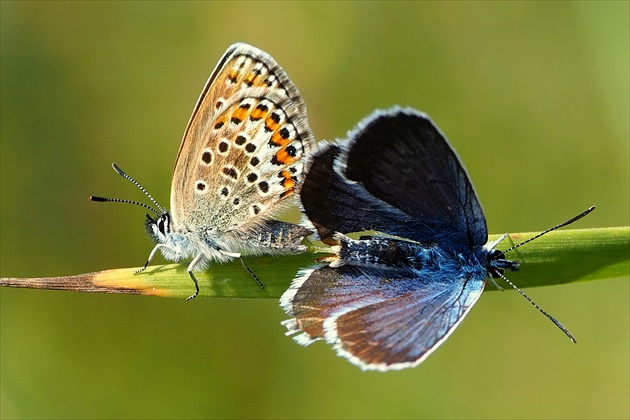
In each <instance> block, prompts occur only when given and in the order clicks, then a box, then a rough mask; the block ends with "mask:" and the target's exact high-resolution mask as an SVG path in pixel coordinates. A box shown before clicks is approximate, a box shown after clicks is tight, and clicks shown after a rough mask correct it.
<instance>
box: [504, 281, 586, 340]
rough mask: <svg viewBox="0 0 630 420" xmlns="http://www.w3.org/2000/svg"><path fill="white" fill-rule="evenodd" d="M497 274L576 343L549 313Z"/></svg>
mask: <svg viewBox="0 0 630 420" xmlns="http://www.w3.org/2000/svg"><path fill="white" fill-rule="evenodd" d="M497 274H498V275H499V277H501V278H502V279H503V281H504V282H506V283H507V284H509V285H510V286H512V288H514V290H516V291H517V292H519V293H520V294H521V296H523V297H524V298H525V299H527V301H528V302H529V303H531V304H532V305H533V306H534V308H536V309H538V310H539V311H540V313H542V314H543V315H544V316H546V317H547V318H548V319H549V320H550V321H551V322H553V323H554V324H556V327H558V328H560V329H561V330H562V332H563V333H565V334H566V336H567V337H569V339H570V340H571V341H573V342H574V343H577V340H576V339H575V338H574V337H573V336H572V335H571V333H570V332H569V330H567V329H566V327H565V326H564V325H562V323H560V321H558V320H557V319H556V318H554V317H553V316H551V315H549V313H547V312H546V311H545V310H544V309H543V308H541V307H540V306H538V305H537V304H536V302H534V301H533V300H532V299H531V298H530V297H529V296H527V295H526V294H525V292H523V291H522V290H521V289H519V288H518V287H517V286H516V285H515V284H514V283H512V282H511V281H510V280H508V279H507V277H505V276H504V275H503V274H502V273H500V272H497Z"/></svg>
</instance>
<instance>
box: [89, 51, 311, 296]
mask: <svg viewBox="0 0 630 420" xmlns="http://www.w3.org/2000/svg"><path fill="white" fill-rule="evenodd" d="M312 142H313V134H312V132H311V129H310V127H309V124H308V120H307V117H306V105H305V103H304V100H303V99H302V97H301V95H300V93H299V91H298V90H297V88H296V87H295V85H294V84H293V83H292V82H291V80H290V79H289V77H288V76H287V74H286V73H285V72H284V70H282V68H281V67H280V66H279V65H278V64H277V63H276V61H275V60H274V59H273V58H272V57H271V56H270V55H268V54H267V53H265V52H263V51H261V50H259V49H257V48H255V47H252V46H250V45H247V44H243V43H237V44H234V45H232V46H230V47H229V48H228V49H227V51H226V52H225V53H224V55H223V57H222V58H221V59H220V60H219V62H218V64H217V66H216V67H215V69H214V71H213V72H212V74H211V75H210V78H209V79H208V81H207V83H206V85H205V87H204V89H203V91H202V93H201V95H200V97H199V100H198V101H197V104H196V105H195V107H194V110H193V113H192V116H191V117H190V121H189V122H188V125H187V127H186V130H185V132H184V137H183V140H182V143H181V145H180V148H179V152H178V154H177V159H176V161H175V167H174V169H173V178H172V183H171V200H170V203H171V208H170V212H169V211H166V210H164V209H163V208H162V207H161V206H159V204H157V202H156V201H155V200H153V198H152V197H151V196H150V195H148V194H147V193H146V191H145V190H144V189H142V188H141V187H140V185H139V184H138V183H136V182H135V181H133V180H132V179H131V178H130V177H129V176H128V175H126V174H124V172H122V171H121V170H120V168H117V167H116V166H115V169H116V171H117V172H118V173H120V174H121V175H123V176H125V177H126V178H127V179H130V180H132V181H133V182H134V183H135V184H136V185H137V186H139V187H140V188H141V189H142V190H143V191H144V192H145V194H147V195H148V196H149V198H151V200H152V201H153V203H154V204H155V205H156V206H157V207H158V208H159V209H160V210H161V213H160V212H157V211H156V213H157V218H152V217H150V216H149V215H147V221H146V228H147V231H148V233H149V235H150V236H151V238H152V239H153V240H154V241H155V242H157V245H156V246H155V247H154V249H153V250H152V252H151V254H150V255H149V258H148V260H147V263H146V264H145V266H144V267H145V268H146V266H147V265H148V264H149V262H150V261H151V260H152V258H153V257H154V256H155V254H156V253H157V251H158V250H159V251H160V252H161V253H162V254H163V255H164V257H165V258H166V259H168V260H172V261H180V260H183V259H189V258H190V259H192V261H191V263H190V265H189V266H188V272H189V274H190V277H191V278H192V280H193V281H194V283H195V286H196V289H197V292H196V293H195V294H194V295H193V296H191V297H194V296H196V295H197V293H198V291H199V289H198V286H197V280H196V278H195V276H194V274H193V271H195V270H200V269H203V268H205V267H206V266H207V265H208V263H210V262H212V261H217V262H225V261H228V260H230V259H233V258H239V257H241V256H242V255H259V254H286V253H297V252H302V251H304V250H305V247H304V245H302V243H301V242H302V240H303V239H304V237H305V236H307V235H308V234H309V233H310V230H309V229H307V228H305V227H302V226H299V225H294V224H291V223H287V222H281V221H277V220H273V219H272V218H271V216H273V215H274V214H275V213H277V212H278V211H279V210H281V209H282V208H283V207H284V206H285V205H287V204H288V203H290V202H291V200H292V199H293V198H295V196H296V193H298V192H299V191H300V188H301V185H302V182H303V181H304V176H303V170H304V164H303V162H302V157H303V156H305V154H306V153H308V151H309V150H310V147H311V143H312ZM93 199H96V200H97V201H124V200H109V199H102V198H98V197H97V198H93ZM135 204H139V203H135ZM141 205H142V204H141ZM145 207H146V206H145ZM143 269H144V268H143ZM140 271H141V270H140ZM250 274H251V272H250ZM252 275H253V274H252ZM261 285H262V284H261Z"/></svg>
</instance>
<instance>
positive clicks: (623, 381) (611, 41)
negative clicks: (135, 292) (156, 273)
mask: <svg viewBox="0 0 630 420" xmlns="http://www.w3.org/2000/svg"><path fill="white" fill-rule="evenodd" d="M0 7H1V21H0V23H1V27H0V30H1V70H2V74H1V76H2V77H1V83H2V86H1V112H2V115H1V117H2V121H1V122H2V124H1V130H2V132H1V147H2V148H1V152H2V153H1V176H2V177H1V187H2V190H1V192H2V196H1V198H2V200H1V227H2V229H1V247H2V248H1V271H2V272H1V274H2V276H3V277H7V276H12V277H38V276H53V275H66V274H77V273H83V272H89V271H97V270H101V269H106V268H120V267H132V266H138V265H140V264H142V263H143V262H144V261H145V258H146V257H147V255H148V253H149V251H150V249H151V247H152V245H151V244H150V243H149V240H148V238H147V236H146V235H145V234H144V233H143V219H144V216H143V214H142V213H143V212H142V210H141V209H139V208H137V207H134V206H119V205H113V204H112V205H99V204H94V203H90V202H88V201H87V196H88V195H90V194H99V195H108V196H113V197H122V198H130V199H142V197H141V196H140V193H139V192H138V191H137V190H136V189H135V188H133V187H132V186H131V185H130V184H129V183H127V182H125V181H124V180H122V179H121V178H120V177H118V176H117V175H116V174H115V173H114V172H113V171H112V170H111V168H110V164H111V162H117V163H118V164H119V165H121V167H123V168H124V169H125V170H126V171H128V172H129V173H130V174H132V175H133V176H135V177H136V178H137V179H139V180H140V181H141V182H142V183H143V184H144V185H145V187H147V188H148V189H149V190H150V191H151V192H152V194H153V195H154V196H155V197H156V198H157V199H158V200H160V201H161V202H162V203H168V196H169V185H170V175H171V171H172V165H173V162H174V159H175V154H176V152H177V149H178V146H179V142H180V138H181V135H182V133H183V131H184V128H185V125H186V122H187V121H188V118H189V114H190V112H191V110H192V108H193V105H194V104H195V101H196V100H197V97H198V95H199V92H200V91H201V89H202V87H203V85H204V83H205V81H206V79H207V77H208V76H209V74H210V72H211V70H212V69H213V68H214V66H215V63H216V61H217V60H218V59H219V57H220V56H221V55H222V53H223V51H224V50H225V48H226V47H227V46H228V45H229V44H231V43H233V42H236V41H244V42H248V43H251V44H253V45H256V46H258V47H260V48H262V49H264V50H266V51H268V52H269V53H271V54H272V55H273V56H274V57H275V58H276V59H277V61H278V62H279V63H280V64H281V66H282V67H283V68H284V69H285V70H286V71H287V73H288V74H289V75H290V77H291V78H292V79H293V81H294V82H295V83H296V85H297V86H298V87H299V89H300V90H301V92H302V94H303V96H304V98H305V100H306V102H307V104H308V110H309V119H310V122H311V125H312V127H313V130H314V132H315V135H316V137H317V138H318V139H333V138H337V137H343V136H344V135H345V133H346V132H347V130H349V129H351V128H352V127H353V125H354V124H355V123H356V122H357V121H359V120H360V119H361V118H362V117H364V116H365V115H367V114H368V113H370V112H371V111H372V110H373V109H375V108H387V107H390V106H392V105H395V104H399V105H402V106H412V107H415V108H418V109H421V110H423V111H425V112H427V113H429V114H430V115H431V116H432V117H433V118H434V120H435V121H436V122H437V123H438V125H439V126H440V127H441V128H442V130H443V131H444V132H445V133H447V135H448V136H449V138H450V140H451V142H452V144H453V145H454V147H455V148H456V149H457V151H458V153H459V154H460V156H461V158H462V159H463V161H464V162H465V163H466V166H467V168H468V170H469V172H470V175H471V177H472V179H473V181H474V184H475V187H476V189H477V192H478V194H479V196H480V200H481V202H482V203H483V205H484V208H485V210H486V216H487V218H488V224H489V229H490V232H491V233H502V232H510V231H511V232H519V231H536V230H542V229H544V228H547V227H549V226H551V225H553V224H555V223H557V222H560V221H562V220H565V219H566V218H568V217H570V216H572V215H574V214H577V213H578V212H580V211H582V210H583V209H585V208H586V207H588V206H589V205H592V204H595V205H597V206H598V209H597V211H596V212H595V213H593V214H592V215H590V216H588V217H587V218H586V219H584V220H582V221H580V222H579V225H576V226H575V227H582V228H585V227H607V226H619V225H627V224H628V223H629V220H628V218H629V150H628V149H629V133H628V130H629V128H628V127H629V102H630V100H629V37H630V35H629V29H628V25H629V23H628V22H629V10H628V8H629V3H628V2H604V1H599V2H483V3H477V2H436V3H433V2H419V3H412V2H401V3H395V2H382V3H381V2H370V3H358V2H357V3H355V2H326V3H315V2H311V3H290V2H224V3H209V2H208V3H205V2H196V3H179V2H177V3H168V2H138V3H133V2H67V3H63V2H10V1H2V2H0ZM159 261H160V260H158V261H156V262H159ZM528 292H529V294H530V295H531V296H532V297H533V298H534V299H535V300H536V301H537V302H538V303H539V304H541V305H542V306H543V307H544V308H546V309H547V310H548V311H550V312H551V313H552V314H554V315H555V316H557V317H558V318H559V319H561V320H562V322H564V323H565V325H567V326H568V327H569V328H570V329H571V331H572V332H573V333H574V335H575V336H576V337H577V338H578V340H579V344H578V345H572V344H571V343H570V342H569V341H568V340H567V339H566V337H564V335H563V334H562V333H561V332H559V331H558V330H557V329H556V328H554V327H553V326H552V325H551V324H550V323H549V322H548V321H547V320H545V319H544V317H542V316H541V315H540V314H538V313H537V312H536V311H535V310H534V309H532V308H531V306H530V305H529V304H527V302H525V301H524V300H523V299H522V298H521V297H519V296H518V295H517V294H516V293H514V292H506V293H487V294H485V295H484V296H483V298H482V299H481V300H480V302H479V303H478V304H477V307H475V308H474V310H473V311H472V312H471V314H470V315H469V317H468V319H467V320H466V322H464V323H463V324H462V325H461V326H460V327H459V329H458V330H457V332H456V333H455V334H454V335H453V336H452V337H451V338H450V339H449V340H448V341H447V342H446V343H445V344H444V345H443V346H442V348H440V349H439V350H438V351H437V352H436V353H434V354H433V355H432V356H431V357H430V358H429V359H428V360H427V361H426V362H425V363H424V364H422V365H421V366H419V367H417V368H415V369H410V370H405V371H401V372H390V373H387V374H382V373H375V372H368V373H364V372H361V371H360V370H359V369H357V368H356V367H354V366H352V365H350V364H349V363H347V362H346V361H345V360H343V359H341V358H338V357H336V356H335V355H334V353H333V352H332V351H331V350H330V348H328V347H327V346H326V345H324V344H323V343H317V344H315V345H312V346H310V347H308V348H301V347H299V346H298V345H296V344H295V343H294V342H293V341H292V340H290V339H289V338H287V337H284V336H283V332H284V329H283V328H282V327H281V326H280V321H281V320H283V319H285V316H284V314H283V312H282V311H281V309H280V308H279V307H278V305H277V302H276V301H274V300H256V301H251V300H205V299H197V300H195V301H193V302H184V301H178V300H169V299H158V298H148V297H136V296H113V295H91V294H79V293H69V292H53V291H32V290H12V289H2V290H0V297H1V316H2V318H1V331H0V334H1V343H0V345H1V347H0V349H1V359H0V360H1V370H0V375H1V376H0V381H1V382H0V385H1V389H0V391H1V394H0V398H1V401H0V405H1V409H0V416H1V417H2V418H11V417H15V418H36V417H37V418H121V417H127V418H141V417H142V418H147V417H160V418H173V417H176V418H213V417H214V418H217V417H219V418H242V417H250V418H254V417H261V418H262V417H266V418H326V417H335V418H340V417H357V418H368V417H370V418H392V417H395V418H403V417H410V418H421V417H431V418H437V417H449V418H457V417H460V418H462V417H464V418H576V417H579V418H627V417H628V416H629V415H630V414H629V408H628V405H629V401H628V400H629V392H630V391H629V369H628V363H629V361H628V359H629V350H628V341H629V338H628V337H629V332H628V331H629V322H628V318H629V290H628V278H627V277H626V278H621V279H616V280H608V281H599V282H588V283H580V284H571V285H564V286H555V287H545V288H536V289H529V290H528Z"/></svg>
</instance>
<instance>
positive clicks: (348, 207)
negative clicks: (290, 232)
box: [280, 108, 518, 371]
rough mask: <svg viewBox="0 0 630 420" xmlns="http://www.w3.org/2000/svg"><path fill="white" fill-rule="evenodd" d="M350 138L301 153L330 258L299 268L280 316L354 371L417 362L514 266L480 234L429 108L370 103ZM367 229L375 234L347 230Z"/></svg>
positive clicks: (476, 213) (479, 219)
mask: <svg viewBox="0 0 630 420" xmlns="http://www.w3.org/2000/svg"><path fill="white" fill-rule="evenodd" d="M349 138H350V139H349V140H348V141H345V142H342V141H340V142H334V143H327V144H325V145H323V146H320V148H319V149H318V150H317V151H316V152H315V153H314V154H313V156H312V157H311V161H310V162H309V171H308V174H307V176H306V180H305V183H304V185H303V188H302V192H301V204H302V206H303V210H304V212H305V214H306V216H307V217H308V219H309V222H310V223H312V225H313V226H314V227H315V228H316V229H317V232H318V234H319V236H320V238H321V239H322V241H324V242H325V243H327V244H329V245H331V249H332V251H333V252H334V253H335V255H334V256H333V257H331V258H329V259H327V261H328V262H329V264H328V265H324V266H321V265H320V266H317V267H314V268H310V269H306V270H302V271H301V272H300V273H299V275H298V276H297V277H296V279H295V280H294V281H293V283H292V284H291V286H290V288H289V289H288V290H287V291H286V292H285V293H284V295H283V296H282V298H281V300H280V304H281V306H282V308H283V309H284V310H285V311H286V312H287V314H289V315H290V316H291V318H290V319H288V320H286V321H284V322H283V324H284V325H285V327H286V328H287V335H290V334H295V336H294V339H295V340H296V341H297V342H298V343H300V344H303V345H307V344H310V343H312V342H314V341H317V340H325V341H326V342H328V343H330V344H332V346H333V348H334V349H335V350H336V351H337V353H338V354H339V355H341V356H343V357H346V358H347V359H349V360H350V361H351V362H352V363H354V364H356V365H358V366H359V367H360V368H362V369H367V370H381V371H386V370H391V369H403V368H407V367H412V366H416V365H418V364H419V363H421V362H422V361H423V360H425V359H426V358H427V357H428V356H429V355H430V354H431V353H432V352H433V351H434V350H435V349H436V348H438V347H439V346H440V344H441V343H443V342H444V340H446V339H447V338H448V336H449V335H450V334H451V333H452V331H453V330H454V329H455V328H456V327H457V326H458V325H459V323H460V322H461V321H462V320H463V319H464V317H465V316H466V314H467V313H468V311H469V310H470V309H471V308H472V306H473V305H474V304H475V302H476V301H477V299H479V297H480V296H481V293H482V292H483V289H484V285H485V283H486V280H487V279H488V278H489V277H490V278H492V277H497V276H502V273H503V271H505V270H516V269H518V263H517V262H514V261H510V260H507V259H505V256H504V255H503V253H502V252H501V251H498V250H495V249H494V248H495V247H496V245H497V244H498V242H499V241H493V242H488V234H487V228H486V220H485V217H484V214H483V210H482V208H481V205H480V204H479V201H478V199H477V196H476V193H475V191H474V189H473V187H472V184H471V183H470V180H469V178H468V175H467V174H466V171H465V169H464V167H463V165H462V164H461V162H460V161H459V159H458V158H457V155H456V154H455V152H454V151H453V149H452V148H451V147H450V145H449V144H448V142H447V140H446V138H445V137H444V136H443V134H442V133H441V132H440V130H439V129H438V128H437V127H436V126H435V124H433V122H432V121H431V120H430V119H429V118H428V117H427V116H426V115H425V114H422V113H419V112H417V111H415V110H411V109H400V108H394V109H391V110H389V111H379V112H375V113H374V114H372V115H371V116H369V117H367V118H366V119H365V120H363V121H362V122H361V123H359V125H358V126H357V128H356V129H355V130H353V131H352V132H351V133H350V134H349ZM364 231H374V232H376V234H374V235H370V236H362V237H360V238H359V239H358V240H354V239H350V238H349V237H347V236H346V235H345V234H346V233H351V232H364Z"/></svg>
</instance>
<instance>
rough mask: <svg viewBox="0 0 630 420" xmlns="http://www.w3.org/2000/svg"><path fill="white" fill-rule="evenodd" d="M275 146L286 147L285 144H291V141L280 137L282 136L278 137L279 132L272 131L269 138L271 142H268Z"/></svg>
mask: <svg viewBox="0 0 630 420" xmlns="http://www.w3.org/2000/svg"><path fill="white" fill-rule="evenodd" d="M270 141H271V142H272V143H273V144H274V145H275V146H279V147H282V146H286V145H287V144H289V143H291V142H292V141H293V140H291V139H285V138H284V137H282V135H280V131H274V133H273V135H272V136H271V140H270Z"/></svg>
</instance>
